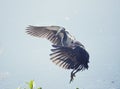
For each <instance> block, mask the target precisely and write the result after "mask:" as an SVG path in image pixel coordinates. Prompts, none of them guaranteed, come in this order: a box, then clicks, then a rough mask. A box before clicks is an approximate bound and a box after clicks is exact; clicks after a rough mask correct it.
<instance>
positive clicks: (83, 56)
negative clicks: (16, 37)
mask: <svg viewBox="0 0 120 89" xmlns="http://www.w3.org/2000/svg"><path fill="white" fill-rule="evenodd" d="M26 32H27V33H28V34H30V35H32V36H35V37H41V38H46V39H48V40H49V41H50V42H51V43H52V46H53V49H51V51H52V53H51V54H50V56H51V58H50V59H51V60H52V62H53V63H55V64H57V65H59V66H60V67H62V68H64V69H72V72H71V76H70V77H71V79H70V83H71V82H72V81H73V80H74V77H75V74H76V73H77V72H78V71H81V70H85V69H88V63H89V54H88V52H87V51H86V49H85V47H84V45H83V44H81V43H80V42H79V41H77V40H76V39H75V37H74V36H72V35H71V34H70V33H69V32H68V31H66V30H65V28H64V27H61V26H31V25H30V26H28V27H27V29H26Z"/></svg>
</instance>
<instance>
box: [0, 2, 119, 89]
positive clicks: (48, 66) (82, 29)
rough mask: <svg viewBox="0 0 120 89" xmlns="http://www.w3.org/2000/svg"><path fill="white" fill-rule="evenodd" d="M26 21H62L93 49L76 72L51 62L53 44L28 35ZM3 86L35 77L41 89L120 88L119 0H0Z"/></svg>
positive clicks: (2, 88) (9, 88) (12, 87)
mask: <svg viewBox="0 0 120 89" xmlns="http://www.w3.org/2000/svg"><path fill="white" fill-rule="evenodd" d="M28 25H40V26H43V25H60V26H64V27H65V28H66V30H69V31H70V33H71V34H73V35H74V36H75V37H76V39H77V40H79V41H80V42H81V43H83V44H84V45H85V47H86V49H87V50H88V52H89V53H90V63H89V69H88V70H86V71H83V72H79V73H77V74H76V78H75V80H74V81H73V83H71V84H69V79H70V72H71V70H64V69H62V68H59V67H58V66H56V65H55V64H53V63H52V62H51V61H50V60H49V58H50V57H49V54H50V49H51V48H52V47H51V43H50V42H49V41H47V40H45V39H39V38H35V37H31V36H29V35H27V34H25V28H26V27H27V26H28ZM0 26H1V27H0V89H16V88H17V87H19V86H25V82H27V81H29V80H32V79H33V80H35V82H36V85H37V86H41V87H43V89H75V88H76V87H79V88H80V89H120V68H119V65H120V48H119V46H120V0H0Z"/></svg>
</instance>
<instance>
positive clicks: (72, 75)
mask: <svg viewBox="0 0 120 89" xmlns="http://www.w3.org/2000/svg"><path fill="white" fill-rule="evenodd" d="M74 71H75V69H73V71H72V72H71V76H70V77H71V79H70V83H71V82H72V81H73V80H74V77H75V73H74Z"/></svg>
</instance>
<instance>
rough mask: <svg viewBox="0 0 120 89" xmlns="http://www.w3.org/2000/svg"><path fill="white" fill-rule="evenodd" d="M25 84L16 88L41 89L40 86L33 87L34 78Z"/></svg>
mask: <svg viewBox="0 0 120 89" xmlns="http://www.w3.org/2000/svg"><path fill="white" fill-rule="evenodd" d="M26 84H27V88H21V87H18V88H17V89H42V88H41V87H38V88H35V81H34V80H30V81H29V82H26ZM76 89H79V88H76Z"/></svg>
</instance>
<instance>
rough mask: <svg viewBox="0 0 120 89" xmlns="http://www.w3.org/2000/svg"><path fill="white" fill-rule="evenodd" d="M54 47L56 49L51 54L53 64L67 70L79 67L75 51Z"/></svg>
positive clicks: (68, 48)
mask: <svg viewBox="0 0 120 89" xmlns="http://www.w3.org/2000/svg"><path fill="white" fill-rule="evenodd" d="M53 47H54V48H55V49H51V51H52V52H53V53H52V54H50V56H51V60H52V62H54V63H55V64H57V65H59V66H61V67H63V68H65V69H73V68H75V67H76V66H77V64H78V63H77V59H76V56H77V53H76V52H75V51H74V49H72V48H70V47H63V46H56V45H53Z"/></svg>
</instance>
